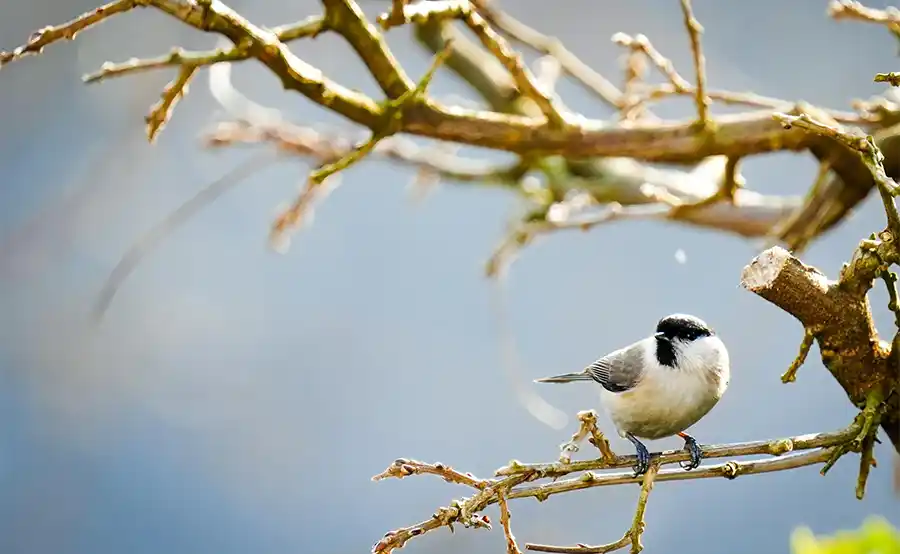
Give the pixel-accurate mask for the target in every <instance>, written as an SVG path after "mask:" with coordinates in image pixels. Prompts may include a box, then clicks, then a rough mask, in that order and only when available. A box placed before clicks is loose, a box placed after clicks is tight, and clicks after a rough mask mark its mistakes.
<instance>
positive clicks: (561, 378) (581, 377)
mask: <svg viewBox="0 0 900 554" xmlns="http://www.w3.org/2000/svg"><path fill="white" fill-rule="evenodd" d="M591 380H593V377H591V375H590V373H588V372H586V371H579V372H578V373H563V374H562V375H554V376H553V377H542V378H540V379H535V380H534V382H535V383H572V382H574V381H591Z"/></svg>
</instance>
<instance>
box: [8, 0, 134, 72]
mask: <svg viewBox="0 0 900 554" xmlns="http://www.w3.org/2000/svg"><path fill="white" fill-rule="evenodd" d="M143 4H144V2H142V1H141V0H116V1H115V2H110V3H108V4H104V5H103V6H100V7H99V8H94V9H93V10H91V11H89V12H85V13H83V14H81V15H79V16H78V17H76V18H75V19H72V20H71V21H67V22H66V23H62V24H60V25H56V26H49V27H44V28H43V29H39V30H37V31H35V32H34V33H32V35H31V37H29V38H28V42H26V43H25V44H23V45H22V46H19V47H18V48H16V49H14V50H13V51H12V52H5V51H0V68H2V67H3V66H4V65H6V64H7V63H10V62H14V61H16V60H19V59H21V58H24V57H25V56H27V55H29V54H40V53H41V51H42V50H43V49H44V47H45V46H49V45H50V44H53V43H54V42H58V41H60V40H73V39H74V38H75V37H76V36H77V35H78V33H80V32H81V31H83V30H85V29H87V28H88V27H91V26H93V25H96V24H98V23H100V22H101V21H103V20H105V19H109V18H110V17H112V16H114V15H118V14H120V13H125V12H127V11H130V10H133V9H134V8H136V7H137V6H140V5H143Z"/></svg>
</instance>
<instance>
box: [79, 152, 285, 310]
mask: <svg viewBox="0 0 900 554" xmlns="http://www.w3.org/2000/svg"><path fill="white" fill-rule="evenodd" d="M275 159H276V157H275V156H273V152H263V153H261V154H258V155H256V156H253V157H251V158H250V159H248V160H247V161H245V162H243V163H242V164H240V165H238V166H237V167H235V168H234V169H232V170H231V171H229V172H228V173H226V174H225V175H223V176H222V177H220V178H218V179H216V180H215V181H213V182H212V183H210V184H209V185H207V186H206V187H204V188H203V189H201V190H200V191H199V192H198V193H197V194H195V195H194V196H193V197H191V199H190V200H188V201H187V202H185V203H184V204H182V205H181V206H179V207H178V209H177V210H175V211H174V212H172V213H170V214H169V215H168V216H167V217H166V218H165V219H163V220H162V221H160V222H159V223H157V224H156V225H155V226H153V227H152V228H151V229H150V230H149V231H147V233H146V234H144V236H142V237H141V238H140V239H139V240H138V241H137V242H135V243H134V244H132V246H131V247H130V248H129V249H128V250H127V251H126V252H125V254H124V255H123V256H122V258H121V259H120V260H119V263H117V264H116V266H115V267H114V268H113V270H112V271H111V272H110V274H109V276H108V277H107V278H106V281H105V282H104V283H103V287H102V288H101V289H100V293H99V294H98V295H97V301H96V303H95V305H94V310H93V314H94V320H95V321H96V322H99V321H100V319H102V317H103V315H104V314H105V313H106V311H107V309H108V308H109V305H110V304H111V303H112V300H113V298H114V297H115V295H116V293H117V292H118V290H119V288H120V287H121V286H122V283H124V282H125V279H126V278H128V276H129V275H131V273H132V272H133V271H134V269H135V268H136V267H137V265H138V264H139V263H140V261H141V260H142V259H144V257H146V256H147V254H148V253H149V252H150V251H151V250H152V249H153V248H155V247H156V246H158V245H159V244H160V243H161V242H162V240H163V239H165V238H166V237H168V236H169V235H171V234H172V233H174V232H175V230H176V229H177V228H178V227H180V226H181V225H184V224H185V223H186V222H187V221H189V220H190V219H191V217H192V216H193V215H194V214H196V213H197V212H198V211H199V210H200V209H202V208H204V207H206V206H208V205H210V204H211V203H212V202H213V201H215V200H216V199H217V198H219V197H220V196H222V195H223V194H225V193H226V192H228V191H229V190H231V189H232V188H234V187H235V186H237V185H238V184H240V183H241V182H242V181H243V180H244V179H246V178H247V177H249V176H251V175H253V174H255V173H258V172H259V170H260V169H262V168H263V167H265V166H267V165H269V164H271V163H272V162H273V161H274V160H275Z"/></svg>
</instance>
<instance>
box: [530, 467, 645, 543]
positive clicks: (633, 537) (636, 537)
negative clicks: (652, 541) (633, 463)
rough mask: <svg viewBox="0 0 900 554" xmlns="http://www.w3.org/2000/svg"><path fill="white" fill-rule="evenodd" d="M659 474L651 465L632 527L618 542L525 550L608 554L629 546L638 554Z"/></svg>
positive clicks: (639, 497) (642, 487) (642, 485)
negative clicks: (648, 503)
mask: <svg viewBox="0 0 900 554" xmlns="http://www.w3.org/2000/svg"><path fill="white" fill-rule="evenodd" d="M658 472H659V464H658V463H651V464H650V467H649V468H648V469H647V472H646V473H644V476H643V480H642V482H641V494H640V496H638V502H637V508H635V510H634V518H633V521H632V523H631V527H630V528H629V529H628V530H627V531H625V534H624V535H622V538H621V539H619V540H617V541H616V542H613V543H609V544H604V545H600V546H587V545H584V544H579V545H577V546H550V545H546V544H527V545H525V548H527V549H528V550H533V551H535V552H559V553H562V554H605V553H606V552H614V551H616V550H621V549H622V548H625V547H626V546H628V545H629V544H630V545H631V554H638V553H639V552H640V551H641V550H643V549H644V545H643V544H642V543H641V536H642V535H643V534H644V528H645V527H646V524H645V522H644V513H646V511H647V500H649V499H650V491H651V490H653V483H654V482H655V481H656V475H657V473H658Z"/></svg>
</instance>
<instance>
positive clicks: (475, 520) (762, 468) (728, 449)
mask: <svg viewBox="0 0 900 554" xmlns="http://www.w3.org/2000/svg"><path fill="white" fill-rule="evenodd" d="M863 426H864V418H862V417H857V418H856V419H855V420H854V422H853V423H852V424H851V425H850V426H848V427H847V428H846V429H842V430H840V431H836V432H833V433H819V434H814V435H801V436H796V437H788V438H782V439H776V440H771V441H757V442H750V443H736V444H727V445H714V446H705V447H703V457H704V459H713V458H724V457H738V456H752V455H759V454H766V455H769V456H773V457H771V458H766V459H761V460H752V461H744V462H738V461H734V460H733V461H729V462H727V463H724V464H716V465H708V466H703V467H700V468H698V469H697V470H694V471H689V472H688V471H684V470H682V469H680V468H673V469H668V470H660V471H659V472H658V473H657V474H656V476H655V479H654V481H655V482H662V481H681V480H688V479H708V478H712V477H725V478H726V479H734V478H736V477H738V476H740V475H749V474H758V473H770V472H774V471H784V470H788V469H793V468H797V467H803V466H808V465H813V464H819V463H823V462H825V461H828V460H830V459H832V458H833V457H834V456H835V452H836V449H837V447H838V446H840V445H845V444H847V443H848V441H853V440H854V439H855V438H857V437H858V436H859V435H860V432H861V430H862V429H863ZM803 450H809V452H801V451H803ZM688 457H689V454H688V453H687V452H685V451H684V450H675V451H665V452H661V453H654V454H652V459H653V463H654V464H655V465H656V466H657V467H659V466H661V465H667V464H672V463H676V462H681V461H685V460H687V458H688ZM634 461H635V456H634V455H629V456H615V457H614V459H612V460H610V459H606V458H599V459H595V460H585V461H570V462H568V463H562V462H556V463H550V464H523V463H521V462H518V461H515V460H513V461H511V462H510V463H509V464H508V465H507V466H505V467H502V468H500V469H498V470H497V471H496V477H495V478H492V479H479V478H477V477H474V476H469V475H468V474H458V473H453V474H451V473H449V472H448V470H447V467H446V466H443V465H442V466H441V469H439V470H435V469H434V466H436V465H437V464H435V465H434V466H428V465H427V464H423V465H420V464H421V462H415V463H412V462H411V461H409V460H398V461H395V462H394V463H393V464H391V466H390V467H389V468H388V469H387V470H386V471H385V472H382V473H381V474H379V476H377V477H378V478H383V477H399V478H403V477H406V476H409V475H415V474H419V473H431V474H435V475H438V476H440V477H442V478H444V479H448V477H449V480H451V481H453V482H457V483H465V484H469V486H471V487H472V488H473V489H474V490H475V491H476V493H475V494H474V495H473V496H471V497H469V498H466V499H463V500H460V501H456V502H454V503H453V504H451V506H449V507H446V508H441V509H439V510H438V511H437V512H436V513H435V515H434V517H432V518H431V519H429V520H427V521H424V522H421V523H418V524H416V525H412V526H410V527H405V528H403V529H399V530H397V531H392V532H390V533H388V534H386V535H385V537H384V538H383V539H382V540H381V541H379V542H378V543H377V544H376V545H375V547H373V552H375V553H376V554H386V553H388V552H390V551H392V550H393V549H395V548H400V547H401V546H403V545H404V544H405V543H406V542H407V541H408V540H409V539H411V538H413V537H416V536H419V535H422V534H424V533H427V532H429V531H432V530H434V529H437V528H439V527H442V526H451V527H452V525H453V524H454V523H461V524H463V525H467V526H474V527H487V526H489V524H490V521H489V520H487V519H486V516H479V515H478V512H480V511H482V510H484V508H486V507H487V506H489V505H491V504H496V503H498V502H499V501H500V499H499V496H498V491H503V493H504V495H505V496H504V500H512V499H517V498H536V499H538V500H545V499H547V498H549V497H550V496H553V495H556V494H561V493H565V492H570V491H576V490H583V489H588V488H594V487H600V486H611V485H623V484H628V483H642V478H640V477H638V478H635V477H634V472H633V471H631V470H630V469H629V470H628V471H620V472H612V473H602V474H600V473H594V470H598V469H610V468H626V467H627V468H630V467H631V466H632V465H633V464H634ZM404 465H407V466H409V467H408V468H406V469H405V470H404V469H402V467H403V466H404ZM582 472H583V473H582ZM573 473H581V475H579V476H577V477H574V478H570V479H565V480H558V481H554V482H551V483H547V484H542V485H530V486H523V487H520V486H519V485H521V484H523V483H527V482H533V481H536V480H539V479H557V478H559V477H564V476H566V475H570V474H573ZM460 475H464V476H465V478H461V477H460ZM646 492H647V494H649V489H648V490H647V491H646ZM642 495H643V492H642ZM644 505H646V498H645V497H644ZM639 507H640V504H639ZM637 515H638V514H637V513H636V517H635V521H637ZM631 539H632V537H631V536H630V535H629V540H628V541H627V542H626V543H625V544H630V543H631Z"/></svg>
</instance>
